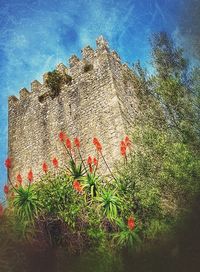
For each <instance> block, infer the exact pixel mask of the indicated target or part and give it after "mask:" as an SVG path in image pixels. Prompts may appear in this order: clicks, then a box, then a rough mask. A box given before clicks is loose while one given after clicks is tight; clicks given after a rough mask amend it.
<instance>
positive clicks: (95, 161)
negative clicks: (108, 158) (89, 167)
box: [93, 157, 98, 167]
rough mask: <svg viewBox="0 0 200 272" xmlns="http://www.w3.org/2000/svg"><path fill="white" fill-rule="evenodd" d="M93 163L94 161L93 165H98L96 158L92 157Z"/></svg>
mask: <svg viewBox="0 0 200 272" xmlns="http://www.w3.org/2000/svg"><path fill="white" fill-rule="evenodd" d="M93 163H94V165H95V166H96V167H97V166H98V160H97V159H96V158H95V157H94V159H93Z"/></svg>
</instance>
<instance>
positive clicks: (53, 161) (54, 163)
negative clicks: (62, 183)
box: [52, 158, 58, 168]
mask: <svg viewBox="0 0 200 272" xmlns="http://www.w3.org/2000/svg"><path fill="white" fill-rule="evenodd" d="M52 163H53V166H54V167H55V168H58V160H57V159H56V158H53V160H52Z"/></svg>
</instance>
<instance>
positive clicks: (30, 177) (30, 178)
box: [27, 170, 33, 183]
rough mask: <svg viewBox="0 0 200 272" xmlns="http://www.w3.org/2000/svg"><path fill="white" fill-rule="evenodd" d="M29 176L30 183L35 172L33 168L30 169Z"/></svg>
mask: <svg viewBox="0 0 200 272" xmlns="http://www.w3.org/2000/svg"><path fill="white" fill-rule="evenodd" d="M27 178H28V180H29V182H30V183H31V182H32V181H33V172H32V170H30V171H29V172H28V176H27Z"/></svg>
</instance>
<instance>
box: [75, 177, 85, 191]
mask: <svg viewBox="0 0 200 272" xmlns="http://www.w3.org/2000/svg"><path fill="white" fill-rule="evenodd" d="M73 187H74V189H75V190H76V191H77V192H82V190H83V189H82V187H81V185H80V183H79V182H78V180H74V182H73Z"/></svg>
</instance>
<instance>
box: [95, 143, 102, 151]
mask: <svg viewBox="0 0 200 272" xmlns="http://www.w3.org/2000/svg"><path fill="white" fill-rule="evenodd" d="M96 149H97V151H99V152H101V151H102V146H101V144H100V143H98V144H96Z"/></svg>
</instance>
